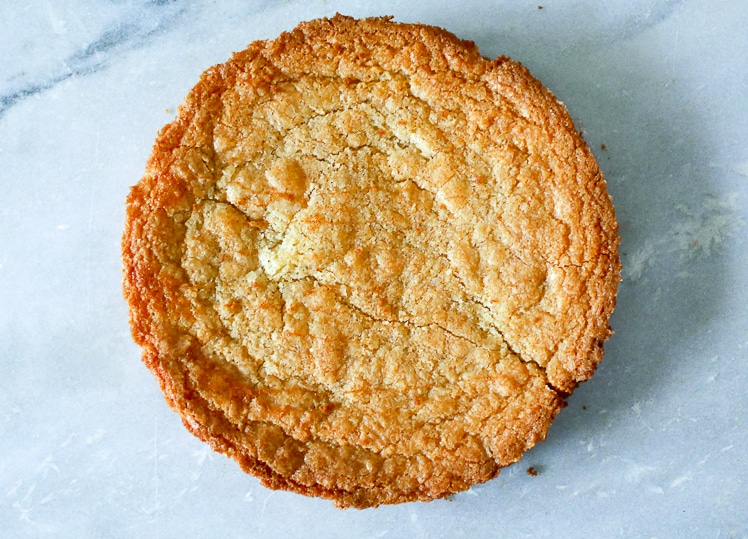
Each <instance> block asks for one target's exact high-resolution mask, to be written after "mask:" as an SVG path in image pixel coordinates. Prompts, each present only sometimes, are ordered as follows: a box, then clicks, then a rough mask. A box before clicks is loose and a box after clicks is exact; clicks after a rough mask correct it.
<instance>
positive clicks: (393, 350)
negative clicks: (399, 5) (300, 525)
mask: <svg viewBox="0 0 748 539" xmlns="http://www.w3.org/2000/svg"><path fill="white" fill-rule="evenodd" d="M617 247H618V235H617V225H616V220H615V214H614V210H613V206H612V204H611V201H610V197H609V196H608V194H607V191H606V186H605V181H604V179H603V176H602V174H601V172H600V170H599V168H598V166H597V164H596V162H595V159H594V157H593V156H592V154H591V152H590V150H589V148H588V147H587V145H586V144H585V142H584V141H583V140H582V138H581V137H580V136H579V134H578V133H577V131H576V129H575V127H574V125H573V123H572V120H571V119H570V117H569V114H568V113H567V111H566V109H565V107H564V106H563V105H562V104H561V103H560V102H559V101H558V100H557V99H556V98H555V97H554V96H553V95H552V94H551V92H550V91H549V90H547V89H546V88H545V87H543V86H542V85H541V84H540V83H539V82H538V81H537V80H536V79H534V78H533V77H532V75H531V74H530V73H529V72H528V71H527V69H525V68H524V67H523V66H521V65H520V64H518V63H516V62H513V61H511V60H510V59H508V58H505V57H500V58H497V59H496V60H493V61H491V60H488V59H485V58H483V57H482V56H481V55H480V53H479V51H478V50H477V48H476V47H475V45H474V44H473V43H471V42H466V41H461V40H459V39H457V38H456V37H455V36H453V35H452V34H450V33H448V32H446V31H444V30H442V29H439V28H435V27H429V26H424V25H419V24H402V23H395V22H393V21H392V20H391V18H374V19H363V20H356V19H352V18H349V17H344V16H340V15H338V16H336V17H333V18H331V19H320V20H314V21H310V22H306V23H302V24H300V25H299V26H298V27H297V28H296V29H294V30H293V31H292V32H289V33H284V34H282V35H281V36H280V37H279V38H277V39H275V40H269V41H258V42H255V43H252V44H251V45H250V46H249V47H248V48H247V49H246V50H245V51H243V52H240V53H236V54H234V55H233V57H232V58H231V59H230V60H229V61H228V62H226V63H224V64H220V65H217V66H214V67H212V68H210V69H209V70H208V71H206V72H205V73H204V74H203V75H202V77H201V78H200V81H199V82H198V84H197V85H196V86H195V87H194V88H193V89H192V91H191V92H190V93H189V95H188V96H187V98H186V100H185V102H184V104H183V105H182V106H181V107H180V109H179V111H178V114H177V117H176V119H175V120H174V121H173V122H172V123H170V124H169V125H167V126H165V127H164V128H163V129H162V130H161V132H160V133H159V135H158V138H157V141H156V143H155V147H154V150H153V153H152V155H151V157H150V159H149V161H148V163H147V167H146V172H145V175H144V177H143V178H142V179H141V180H140V182H139V183H138V184H137V185H135V186H134V187H133V188H132V190H131V192H130V194H129V196H128V199H127V218H126V226H125V234H124V237H123V262H124V294H125V298H126V299H127V302H128V304H129V306H130V318H131V328H132V333H133V336H134V339H135V341H136V342H137V343H138V344H140V345H141V346H142V349H143V360H144V362H145V364H146V365H147V366H148V367H149V368H150V369H151V371H152V372H153V373H154V374H155V375H156V377H157V379H158V380H159V383H160V385H161V388H162V390H163V392H164V394H165V396H166V399H167V401H168V402H169V404H170V405H171V406H172V407H173V408H174V409H175V410H176V411H177V412H178V413H179V414H180V415H181V417H182V419H183V421H184V423H185V425H186V426H187V427H188V428H189V429H190V430H191V431H192V432H193V433H194V434H195V435H196V436H198V437H200V438H201V439H203V440H205V441H206V442H208V443H209V444H210V445H211V446H212V447H213V448H214V449H215V450H217V451H220V452H223V453H225V454H227V455H229V456H230V457H232V458H234V459H235V460H236V461H237V462H238V463H239V464H240V465H241V467H242V468H243V469H244V470H245V471H247V472H249V473H252V474H254V475H256V476H258V477H259V478H260V479H261V480H262V482H263V483H264V484H265V485H266V486H268V487H270V488H275V489H286V490H292V491H295V492H299V493H302V494H306V495H312V496H321V497H324V498H329V499H331V500H334V502H335V503H336V504H337V505H338V506H341V507H358V508H363V507H371V506H377V505H380V504H388V503H400V502H405V501H413V500H421V501H426V500H431V499H435V498H442V497H446V496H449V495H450V494H453V493H456V492H460V491H463V490H466V489H468V488H470V486H472V485H474V484H477V483H482V482H485V481H487V480H489V479H491V478H493V477H495V476H496V475H497V474H498V473H499V470H500V469H501V468H502V467H505V466H507V465H509V464H511V463H513V462H516V461H517V460H519V458H520V457H521V455H522V454H523V453H524V452H525V451H526V450H527V449H529V448H530V447H532V446H533V445H534V444H535V443H536V442H538V441H540V440H543V439H544V438H545V436H546V433H547V430H548V427H549V426H550V424H551V421H552V420H553V418H554V416H555V415H556V414H557V412H558V411H559V410H560V408H561V407H562V406H563V399H564V398H565V397H566V396H567V395H569V394H570V393H571V392H572V391H573V390H574V388H575V387H576V386H577V384H578V383H580V382H582V381H584V380H586V379H588V378H589V377H590V376H591V375H592V374H593V372H594V371H595V368H596V366H597V365H598V363H599V362H600V360H601V359H602V354H603V342H604V341H605V340H606V339H607V338H608V337H609V335H610V334H611V331H610V326H609V317H610V314H611V313H612V310H613V308H614V305H615V296H616V290H617V285H618V282H619V279H620V262H619V258H618V254H617Z"/></svg>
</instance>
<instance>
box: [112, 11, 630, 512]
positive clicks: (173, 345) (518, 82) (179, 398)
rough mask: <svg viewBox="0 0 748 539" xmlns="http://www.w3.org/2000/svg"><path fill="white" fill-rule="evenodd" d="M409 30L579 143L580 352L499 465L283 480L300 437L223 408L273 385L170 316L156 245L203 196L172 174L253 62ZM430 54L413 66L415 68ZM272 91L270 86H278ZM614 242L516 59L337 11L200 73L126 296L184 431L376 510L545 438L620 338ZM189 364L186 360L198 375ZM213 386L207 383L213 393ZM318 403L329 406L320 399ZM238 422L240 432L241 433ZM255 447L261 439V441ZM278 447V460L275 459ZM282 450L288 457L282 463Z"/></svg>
mask: <svg viewBox="0 0 748 539" xmlns="http://www.w3.org/2000/svg"><path fill="white" fill-rule="evenodd" d="M402 34H407V35H408V36H409V37H411V38H417V41H416V43H418V44H419V46H420V45H422V47H421V48H418V53H419V54H421V55H422V56H423V58H426V60H428V58H430V57H431V56H433V55H435V54H436V52H435V51H438V53H439V54H440V55H441V56H442V57H443V58H444V59H446V62H447V64H448V65H449V67H450V69H453V70H455V71H460V72H461V73H463V75H464V76H465V77H466V78H481V77H483V78H484V79H489V78H492V77H495V79H496V80H497V81H498V82H497V84H498V85H499V86H500V89H499V91H501V92H504V94H505V95H507V96H509V99H513V100H515V101H516V102H517V103H521V104H522V106H523V107H524V109H523V114H524V115H525V116H526V118H527V119H528V121H529V122H534V123H535V124H536V125H540V126H543V127H544V128H545V129H547V130H548V131H549V132H551V133H561V134H563V138H564V143H566V144H570V145H571V146H572V147H573V151H572V152H571V153H572V155H573V156H574V159H575V166H576V167H577V172H578V174H577V176H576V177H583V181H584V182H585V183H584V185H582V186H581V188H580V187H575V189H581V190H582V191H584V192H585V196H587V197H588V201H587V204H588V206H589V208H587V207H586V208H585V211H586V212H589V215H587V214H586V213H585V214H584V215H581V216H580V226H582V227H587V228H588V229H589V230H590V233H589V236H590V239H589V242H588V244H586V245H585V247H584V252H583V253H582V254H580V255H579V257H581V258H579V257H577V258H574V256H575V255H573V254H572V255H564V256H565V257H566V258H563V259H560V260H561V262H560V263H564V264H567V265H570V266H571V265H578V266H580V267H584V268H585V273H584V277H585V279H586V280H585V283H586V286H587V287H588V290H589V293H588V298H587V299H588V301H589V305H587V306H586V309H587V310H586V316H585V317H584V319H583V320H580V322H579V328H578V330H577V333H576V334H575V335H574V346H572V345H571V344H569V345H568V346H567V348H568V350H567V351H566V352H565V354H564V355H563V356H562V355H559V356H558V357H554V358H553V359H551V360H550V362H549V363H548V364H547V365H546V366H545V367H544V371H545V376H546V377H547V383H545V384H544V385H545V387H546V388H547V389H548V391H546V392H545V393H538V394H539V395H544V396H543V399H545V400H544V401H542V402H538V403H537V405H536V406H535V407H534V408H533V410H532V411H531V412H530V413H527V414H526V415H525V416H524V417H521V418H519V419H518V420H517V422H516V424H514V425H513V426H512V429H514V430H515V431H516V432H517V433H519V434H518V435H517V438H518V439H515V440H512V441H508V442H506V443H504V442H502V444H503V445H502V446H501V447H505V450H504V451H503V453H502V452H501V451H497V452H496V453H495V454H494V461H493V464H490V465H486V464H484V465H482V466H479V467H477V468H476V469H474V470H472V471H469V472H466V473H465V476H464V477H461V478H459V477H457V476H455V475H454V474H453V473H452V472H451V471H450V474H452V475H449V474H446V475H444V477H443V478H441V479H439V480H436V479H435V480H434V481H432V482H431V483H428V482H422V481H419V480H414V481H412V482H411V483H409V486H408V487H407V488H406V487H402V486H401V487H398V488H393V487H392V485H391V484H390V483H388V482H382V483H381V484H380V483H377V482H376V481H373V482H369V483H366V484H365V485H357V484H356V482H355V481H353V482H351V481H346V480H345V478H344V479H340V478H339V477H332V478H326V477H320V479H319V480H317V481H316V482H314V481H311V482H310V481H308V480H306V479H303V480H299V479H295V478H294V475H293V474H291V475H285V474H284V473H283V472H282V471H279V470H282V469H283V467H284V462H287V461H290V460H293V459H294V458H296V453H298V452H299V451H302V449H301V448H300V447H301V446H300V442H299V441H298V440H297V439H295V438H294V437H293V436H291V435H289V434H288V433H287V432H285V431H284V429H283V428H281V427H280V426H278V425H277V424H272V423H271V422H268V423H265V424H261V422H248V423H246V424H245V423H242V422H241V419H238V420H237V418H236V417H232V416H231V413H227V412H226V410H233V409H237V410H239V409H241V408H242V407H243V406H246V403H247V402H248V401H249V400H251V399H262V398H264V397H265V393H267V392H271V389H270V388H266V389H263V388H255V389H251V390H250V389H248V388H246V387H243V386H242V374H241V373H240V372H239V370H237V369H235V368H233V367H227V366H222V367H220V368H217V367H216V365H214V364H212V363H211V362H210V361H208V360H207V359H206V357H205V355H204V352H203V351H202V350H201V346H200V343H199V342H198V341H197V340H196V339H195V338H194V337H190V336H186V335H182V334H179V332H178V331H177V329H176V326H175V324H174V322H173V319H174V317H178V316H181V315H180V313H179V312H178V311H175V307H178V306H179V305H180V300H179V299H175V298H178V297H179V296H180V294H182V283H181V282H180V280H179V276H178V275H175V274H172V273H170V272H169V271H166V269H165V268H166V267H167V264H165V263H164V257H165V256H166V254H165V253H166V249H165V248H161V247H155V246H154V245H155V244H154V241H156V240H155V239H154V238H155V237H157V236H158V234H162V233H163V231H164V230H168V229H169V227H170V226H172V225H171V224H169V223H170V222H171V221H173V220H174V217H173V215H174V214H176V213H177V212H179V211H182V210H183V206H184V204H185V201H190V202H194V200H195V197H194V193H192V192H190V189H192V188H191V187H190V186H189V185H188V184H186V183H185V182H184V181H182V180H181V179H178V178H177V177H176V176H175V172H174V170H175V168H177V167H178V166H179V159H180V154H179V152H180V151H181V149H183V148H184V146H185V144H187V143H189V144H192V143H193V141H194V139H195V137H196V136H197V137H198V138H199V136H202V135H201V134H200V133H198V134H197V135H195V133H192V132H191V131H190V130H192V129H194V128H195V126H196V125H199V124H200V122H201V121H203V119H204V118H205V117H208V116H210V115H211V114H216V113H217V112H218V111H219V108H220V96H221V95H222V93H223V92H225V91H226V90H227V89H229V88H231V87H232V86H233V85H235V84H236V83H237V78H238V77H239V75H240V74H241V73H242V72H244V70H245V69H246V68H247V65H249V64H250V63H251V62H252V61H253V58H255V57H257V56H263V57H266V58H271V57H275V58H277V57H282V56H283V55H284V54H285V50H286V49H287V48H288V47H293V46H295V45H296V44H298V43H300V42H303V43H312V44H314V43H321V42H326V43H329V42H335V43H336V44H340V47H341V49H342V50H345V49H346V46H347V45H346V44H347V43H350V42H354V41H358V42H359V46H360V39H359V38H360V36H361V35H366V36H368V37H371V38H372V39H377V40H381V41H382V42H386V41H388V40H389V39H390V38H393V39H394V37H395V36H396V35H402ZM423 58H421V59H419V58H414V59H412V61H413V63H414V64H416V63H417V62H418V61H419V60H423ZM408 69H415V68H414V67H412V66H411V67H409V68H408ZM492 80H493V79H492ZM268 90H269V91H272V90H271V88H268ZM204 145H205V146H204V147H205V148H206V151H213V141H212V140H207V139H206V140H205V141H204ZM170 213H171V214H172V215H169V214H170ZM617 247H618V236H617V225H616V221H615V215H614V212H613V208H612V205H611V203H610V199H609V197H608V194H607V192H606V190H605V183H604V180H603V177H602V174H601V173H600V171H599V169H598V167H597V164H596V162H595V160H594V157H593V156H592V154H591V152H590V151H589V149H588V148H587V145H586V144H585V143H584V141H583V140H582V139H581V137H580V136H579V135H578V133H577V131H576V129H575V128H574V125H573V123H572V121H571V119H570V117H569V115H568V113H567V112H566V110H565V108H564V107H563V105H562V104H561V103H560V102H558V100H556V99H555V97H554V96H553V95H552V94H551V92H550V91H548V90H547V89H546V88H544V87H543V86H542V85H541V84H540V83H539V82H538V81H537V80H535V79H534V78H533V77H532V76H531V75H530V74H529V72H528V71H527V70H526V69H524V68H523V67H522V66H521V65H519V64H517V63H516V62H512V61H511V60H509V59H507V58H499V59H497V60H495V61H492V62H491V61H488V60H486V59H484V58H482V57H481V56H480V55H479V53H478V51H477V48H476V47H475V45H474V44H472V43H470V42H465V41H460V40H459V39H457V38H456V37H454V36H453V35H452V34H450V33H448V32H445V31H444V30H441V29H438V28H435V27H428V26H423V25H411V24H401V23H394V22H392V21H391V18H374V19H364V20H355V19H352V18H348V17H343V16H336V17H334V18H332V19H321V20H316V21H311V22H308V23H302V24H301V25H299V27H297V28H296V29H295V30H294V31H293V32H291V33H287V34H283V35H282V36H280V37H279V38H278V39H276V40H272V41H264V42H255V43H253V44H252V45H250V47H249V48H248V49H247V50H246V51H244V52H242V53H238V54H236V55H234V57H233V58H232V59H231V60H230V61H229V62H227V63H225V64H221V65H219V66H215V67H214V68H211V69H210V70H208V71H207V72H206V73H205V74H204V75H203V76H202V77H201V80H200V82H199V83H198V84H197V85H196V86H195V88H193V90H192V91H191V92H190V94H189V96H188V97H187V99H186V101H185V103H184V104H183V105H182V106H181V107H180V110H179V113H178V116H177V118H176V119H175V120H174V122H172V123H171V124H169V125H167V126H166V127H165V128H164V129H163V130H162V131H161V132H160V134H159V137H158V139H157V141H156V145H155V147H154V151H153V154H152V156H151V158H150V160H149V162H148V165H147V173H146V176H145V177H144V178H143V180H141V182H140V183H139V184H138V185H136V186H135V187H134V188H133V190H132V192H131V194H130V196H129V197H128V207H127V222H126V229H125V235H124V238H123V261H124V293H125V297H126V299H127V301H128V303H129V305H130V314H131V327H132V332H133V336H134V338H135V340H136V342H138V344H140V345H141V346H142V347H143V360H144V362H145V363H146V365H147V366H148V367H149V368H150V369H151V370H152V371H153V372H154V374H155V375H156V376H157V377H158V379H159V382H160V384H161V387H162V389H163V391H164V394H165V395H166V398H167V400H168V401H169V403H170V405H171V406H172V407H173V408H174V409H175V410H177V411H178V412H179V413H180V415H181V416H182V418H183V420H184V423H185V425H187V427H188V428H189V429H190V430H191V431H192V432H193V433H194V434H195V435H197V436H198V437H200V438H201V439H203V440H205V441H207V442H208V443H209V444H210V445H211V446H212V447H213V448H214V449H216V450H218V451H221V452H223V453H225V454H227V455H229V456H231V457H232V458H234V459H236V460H237V461H238V462H239V463H240V465H241V466H242V468H244V469H245V470H246V471H248V472H251V473H252V474H254V475H256V476H258V477H260V478H261V479H262V481H263V483H264V484H266V485H267V486H269V487H271V488H278V489H287V490H293V491H295V492H299V493H302V494H307V495H314V496H321V497H325V498H330V499H333V500H335V501H336V503H337V504H339V505H341V506H352V507H367V506H376V505H379V504H382V503H398V502H403V501H410V500H429V499H433V498H438V497H444V496H447V495H449V494H451V493H454V492H458V491H460V490H464V489H466V488H469V486H470V485H471V484H474V483H477V482H483V481H486V480H488V479H490V478H491V477H494V476H495V475H496V474H498V472H499V469H500V467H502V466H506V465H508V464H510V463H511V462H514V461H516V460H518V459H519V457H520V456H521V454H522V453H523V452H524V451H525V450H526V449H528V448H529V447H531V446H532V445H533V444H534V443H535V442H537V441H539V440H542V439H543V438H544V437H545V435H546V432H547V429H548V426H549V425H550V423H551V421H552V419H553V417H554V416H555V415H556V413H557V412H558V410H559V409H560V408H561V407H562V405H563V398H564V397H565V396H566V395H568V394H570V393H571V392H572V391H573V389H574V388H575V387H576V385H577V384H578V383H579V382H581V381H584V380H586V379H588V378H589V377H590V376H591V375H592V373H593V372H594V370H595V368H596V366H597V364H598V363H599V361H600V360H601V359H602V352H603V350H602V344H603V342H604V341H605V340H606V339H607V338H608V337H609V336H610V334H611V331H610V327H609V318H610V314H611V313H612V311H613V308H614V306H615V296H616V290H617V285H618V281H619V275H620V262H619V259H618V255H617ZM185 365H189V369H187V368H186V367H185ZM200 365H204V366H203V367H201V366H200ZM533 368H534V367H533ZM206 388H209V392H207V393H206V391H207V390H206ZM273 391H274V390H273ZM291 391H293V390H291ZM206 395H221V396H222V398H223V399H224V401H225V402H223V403H218V404H217V403H216V402H215V401H211V398H209V397H206ZM307 397H308V395H307V394H306V393H303V392H301V393H299V396H298V398H299V399H304V398H307ZM318 404H320V406H323V407H324V406H326V404H325V403H322V402H321V401H320V403H318ZM313 405H314V403H312V404H311V405H310V406H313ZM240 423H241V427H242V429H243V430H241V429H239V428H238V427H237V425H238V424H240ZM250 423H251V424H250ZM240 430H241V432H240ZM502 436H503V435H502ZM248 440H249V441H248ZM251 440H255V441H256V443H255V445H254V446H253V445H252V442H251ZM263 444H264V445H263ZM270 446H272V448H273V451H272V452H271V453H272V454H269V453H268V452H267V447H270ZM284 451H285V452H286V453H287V454H288V456H284V455H286V453H284ZM336 451H337V453H335V454H336V455H338V456H339V457H340V458H343V456H344V455H348V454H349V453H350V458H351V459H352V460H356V459H358V458H359V456H358V453H356V450H355V448H352V449H350V451H348V450H347V449H346V447H345V446H343V445H341V446H340V447H338V448H337V449H336ZM346 451H348V452H346ZM284 459H285V460H284ZM299 477H300V476H299Z"/></svg>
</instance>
